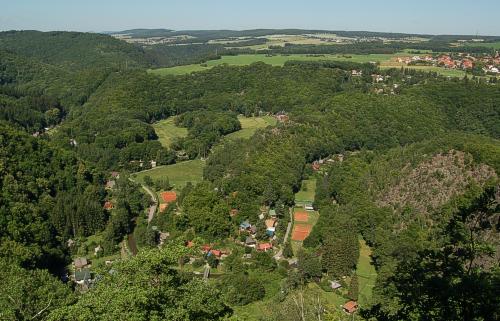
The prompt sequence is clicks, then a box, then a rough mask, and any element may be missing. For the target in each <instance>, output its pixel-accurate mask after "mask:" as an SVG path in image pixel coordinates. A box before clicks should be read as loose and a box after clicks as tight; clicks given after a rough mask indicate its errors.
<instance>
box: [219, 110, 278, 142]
mask: <svg viewBox="0 0 500 321" xmlns="http://www.w3.org/2000/svg"><path fill="white" fill-rule="evenodd" d="M238 120H239V121H240V124H241V129H240V130H238V131H237V132H234V133H231V134H229V135H227V136H226V138H227V139H239V138H243V139H246V138H250V137H252V135H253V134H254V133H255V131H256V130H257V129H259V128H266V127H267V126H274V125H276V119H275V118H274V117H271V116H263V117H245V116H241V115H240V116H238Z"/></svg>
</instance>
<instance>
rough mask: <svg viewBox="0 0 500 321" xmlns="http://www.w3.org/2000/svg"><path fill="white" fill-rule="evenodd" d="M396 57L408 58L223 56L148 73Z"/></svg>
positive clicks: (385, 58)
mask: <svg viewBox="0 0 500 321" xmlns="http://www.w3.org/2000/svg"><path fill="white" fill-rule="evenodd" d="M396 56H408V54H405V53H397V54H373V55H314V56H311V55H299V54H297V55H288V56H282V55H274V56H266V55H264V54H253V55H237V56H223V57H222V58H221V59H217V60H210V61H208V62H207V63H206V67H204V66H202V65H200V64H194V65H185V66H176V67H170V68H160V69H150V70H149V72H150V73H152V74H156V75H184V74H190V73H192V72H195V71H203V70H208V69H210V68H212V67H214V66H217V65H221V64H228V65H232V66H245V65H250V64H251V63H254V62H258V61H261V62H264V63H266V64H269V65H273V66H283V65H284V64H285V62H287V61H289V60H300V61H319V60H334V61H352V62H359V63H365V62H370V61H374V62H384V61H388V60H390V59H392V58H393V57H396Z"/></svg>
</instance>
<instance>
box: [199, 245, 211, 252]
mask: <svg viewBox="0 0 500 321" xmlns="http://www.w3.org/2000/svg"><path fill="white" fill-rule="evenodd" d="M211 248H212V247H211V246H210V245H208V244H204V245H202V246H201V250H202V251H203V252H208V251H210V249H211Z"/></svg>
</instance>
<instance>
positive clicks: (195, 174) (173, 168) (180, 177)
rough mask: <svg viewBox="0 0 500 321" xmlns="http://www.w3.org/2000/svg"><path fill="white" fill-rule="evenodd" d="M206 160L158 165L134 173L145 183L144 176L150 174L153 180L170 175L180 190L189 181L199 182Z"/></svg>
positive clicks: (175, 187)
mask: <svg viewBox="0 0 500 321" xmlns="http://www.w3.org/2000/svg"><path fill="white" fill-rule="evenodd" d="M204 166H205V161H202V160H200V159H195V160H189V161H185V162H180V163H177V164H173V165H166V166H158V167H156V168H153V169H149V170H146V171H142V172H139V173H136V174H133V175H134V176H133V178H134V180H136V181H138V182H140V183H142V184H144V176H146V175H149V176H150V177H151V178H152V179H153V180H158V179H165V178H167V177H168V179H169V181H170V184H171V185H173V186H174V190H176V191H178V192H180V191H181V189H182V188H183V187H184V186H186V184H187V183H188V182H191V183H198V182H200V181H201V180H202V178H203V167H204Z"/></svg>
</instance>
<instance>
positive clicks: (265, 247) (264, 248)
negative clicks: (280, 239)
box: [257, 243, 273, 252]
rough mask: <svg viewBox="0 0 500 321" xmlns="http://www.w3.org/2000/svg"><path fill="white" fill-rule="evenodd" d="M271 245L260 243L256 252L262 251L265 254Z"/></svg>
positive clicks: (270, 248) (271, 247)
mask: <svg viewBox="0 0 500 321" xmlns="http://www.w3.org/2000/svg"><path fill="white" fill-rule="evenodd" d="M272 249H273V245H272V244H271V243H260V244H259V246H258V247H257V251H264V252H267V251H268V250H272Z"/></svg>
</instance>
